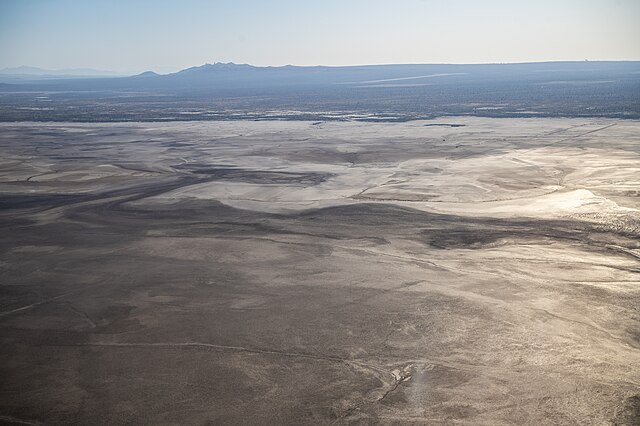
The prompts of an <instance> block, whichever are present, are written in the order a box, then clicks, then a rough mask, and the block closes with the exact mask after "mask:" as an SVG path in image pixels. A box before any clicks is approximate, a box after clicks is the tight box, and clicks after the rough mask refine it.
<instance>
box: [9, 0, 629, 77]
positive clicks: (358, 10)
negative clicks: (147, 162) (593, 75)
mask: <svg viewBox="0 0 640 426" xmlns="http://www.w3.org/2000/svg"><path fill="white" fill-rule="evenodd" d="M639 23H640V0H535V1H534V0H322V1H303V0H233V1H216V0H209V1H204V0H180V1H178V0H175V1H164V0H153V1H151V0H148V1H143V0H109V1H105V0H77V1H70V0H55V1H54V0H0V68H5V67H14V66H20V65H28V66H36V67H41V68H47V69H64V68H95V69H101V70H113V71H118V72H127V73H131V72H141V71H144V70H154V71H158V72H170V71H175V70H179V69H182V68H187V67H190V66H195V65H201V64H204V63H213V62H236V63H250V64H254V65H286V64H293V65H358V64H389V63H395V64H400V63H495V62H532V61H554V60H585V59H588V60H640V25H639Z"/></svg>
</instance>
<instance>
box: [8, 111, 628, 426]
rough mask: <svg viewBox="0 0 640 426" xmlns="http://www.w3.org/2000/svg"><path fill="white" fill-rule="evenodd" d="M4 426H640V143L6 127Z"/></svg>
mask: <svg viewBox="0 0 640 426" xmlns="http://www.w3.org/2000/svg"><path fill="white" fill-rule="evenodd" d="M0 223H1V226H2V232H1V233H0V295H1V297H0V302H1V303H0V378H1V379H0V422H5V423H9V424H105V425H106V424H109V425H111V424H150V425H151V424H153V425H158V424H176V425H178V424H256V425H257V424H297V425H301V424H371V423H375V424H474V425H478V424H485V425H502V424H505V425H506V424H523V425H524V424H529V425H544V424H620V425H622V424H638V422H639V419H640V122H638V121H632V120H613V119H587V118H584V119H583V118H571V119H570V118H566V119H564V118H528V119H524V118H518V119H515V118H514V119H507V118H503V119H492V118H474V117H446V118H439V119H436V120H420V121H409V122H403V123H371V122H341V121H336V122H331V121H327V122H309V121H215V122H177V123H176V122H173V123H171V122H169V123H2V124H0Z"/></svg>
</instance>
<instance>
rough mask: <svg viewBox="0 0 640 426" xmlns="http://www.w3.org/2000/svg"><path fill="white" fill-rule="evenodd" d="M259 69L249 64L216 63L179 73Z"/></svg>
mask: <svg viewBox="0 0 640 426" xmlns="http://www.w3.org/2000/svg"><path fill="white" fill-rule="evenodd" d="M255 68H257V67H255V66H253V65H249V64H236V63H234V62H214V63H213V64H204V65H200V66H196V67H191V68H187V69H184V70H182V71H179V73H201V72H219V71H241V70H249V69H255Z"/></svg>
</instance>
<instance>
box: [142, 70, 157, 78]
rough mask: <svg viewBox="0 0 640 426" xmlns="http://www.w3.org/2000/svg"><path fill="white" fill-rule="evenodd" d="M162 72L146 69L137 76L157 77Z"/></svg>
mask: <svg viewBox="0 0 640 426" xmlns="http://www.w3.org/2000/svg"><path fill="white" fill-rule="evenodd" d="M159 75H160V74H158V73H157V72H153V71H145V72H142V73H140V74H138V75H137V76H136V77H157V76H159Z"/></svg>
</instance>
